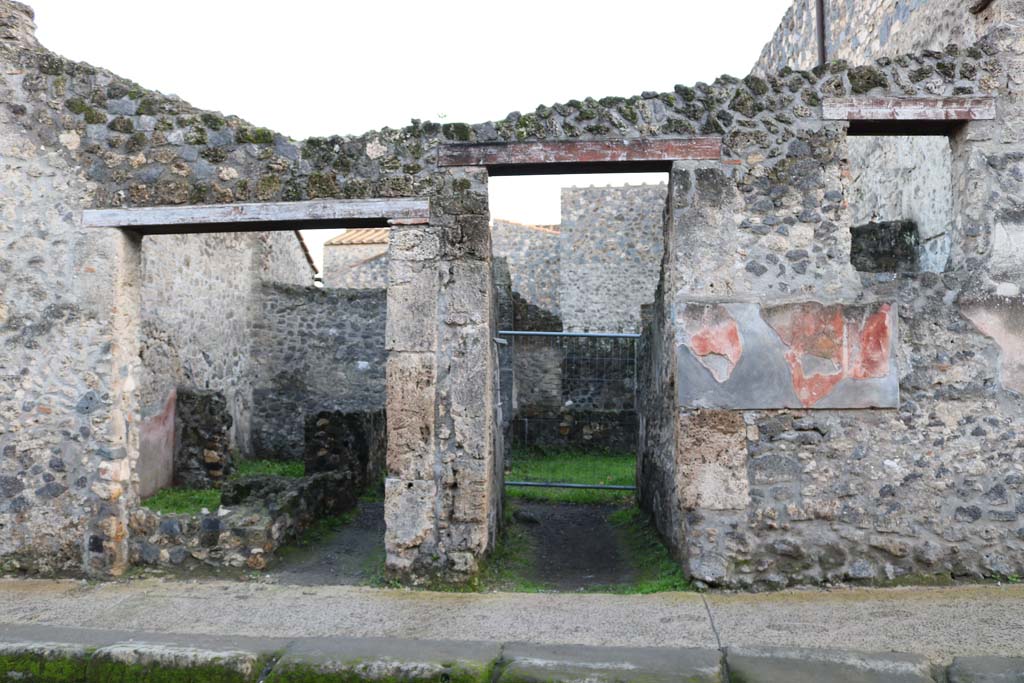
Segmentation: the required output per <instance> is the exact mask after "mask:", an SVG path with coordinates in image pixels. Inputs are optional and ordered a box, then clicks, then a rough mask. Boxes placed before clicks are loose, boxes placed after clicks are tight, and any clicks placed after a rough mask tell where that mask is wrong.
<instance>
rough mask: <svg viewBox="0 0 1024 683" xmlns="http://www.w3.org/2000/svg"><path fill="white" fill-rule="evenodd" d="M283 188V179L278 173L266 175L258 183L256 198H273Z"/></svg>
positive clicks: (262, 199)
mask: <svg viewBox="0 0 1024 683" xmlns="http://www.w3.org/2000/svg"><path fill="white" fill-rule="evenodd" d="M280 190H281V179H280V178H278V177H277V176H276V175H265V176H263V177H261V178H260V179H259V182H257V183H256V199H259V200H260V201H267V200H268V199H273V198H274V196H276V195H277V193H278V192H279V191H280Z"/></svg>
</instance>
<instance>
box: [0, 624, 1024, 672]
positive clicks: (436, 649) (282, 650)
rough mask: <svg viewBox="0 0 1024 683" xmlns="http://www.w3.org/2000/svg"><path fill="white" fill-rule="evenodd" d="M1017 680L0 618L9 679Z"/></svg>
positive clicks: (645, 651)
mask: <svg viewBox="0 0 1024 683" xmlns="http://www.w3.org/2000/svg"><path fill="white" fill-rule="evenodd" d="M396 680H400V681H403V683H688V682H692V683H727V682H732V683H762V682H763V683H779V682H781V681H785V682H786V683H803V682H804V681H808V682H809V681H816V682H817V681H836V682H839V683H876V682H882V681H885V682H887V683H943V682H945V681H948V683H1011V682H1019V681H1024V658H1009V657H1007V658H1001V657H961V658H957V659H955V660H954V661H953V663H952V665H951V666H949V667H948V668H947V667H941V666H935V665H933V664H932V663H930V662H929V661H928V660H927V659H926V658H924V657H920V656H916V655H907V654H899V653H865V652H849V651H836V650H815V649H805V648H768V647H764V648H761V647H728V648H723V649H722V650H712V649H698V648H624V647H590V646H579V645H531V644H527V643H507V644H500V643H493V642H466V641H427V640H397V639H390V638H299V639H292V640H283V639H274V638H265V639H262V638H225V637H217V636H201V635H193V636H184V635H170V634H144V633H132V632H119V631H100V630H91V629H70V628H62V627H47V626H0V683H8V682H11V683H13V682H14V681H18V682H19V683H129V682H130V683H178V682H179V681H180V682H181V683H207V682H210V683H212V682H217V683H221V682H224V683H306V682H308V683H330V681H339V682H344V683H356V682H359V681H367V682H373V683H390V682H393V681H396Z"/></svg>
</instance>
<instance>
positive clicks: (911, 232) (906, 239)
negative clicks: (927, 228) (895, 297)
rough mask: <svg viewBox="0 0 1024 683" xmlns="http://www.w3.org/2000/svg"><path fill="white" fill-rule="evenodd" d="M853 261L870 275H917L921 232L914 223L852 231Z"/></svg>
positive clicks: (872, 225) (886, 223)
mask: <svg viewBox="0 0 1024 683" xmlns="http://www.w3.org/2000/svg"><path fill="white" fill-rule="evenodd" d="M850 236H851V237H852V243H851V250H850V262H851V263H852V264H853V267H854V268H856V269H857V270H859V271H862V272H866V273H907V272H916V271H917V270H918V264H917V250H918V246H919V244H918V242H919V240H918V231H917V224H916V223H914V222H913V221H883V222H881V223H867V224H866V225H858V226H856V227H853V228H850Z"/></svg>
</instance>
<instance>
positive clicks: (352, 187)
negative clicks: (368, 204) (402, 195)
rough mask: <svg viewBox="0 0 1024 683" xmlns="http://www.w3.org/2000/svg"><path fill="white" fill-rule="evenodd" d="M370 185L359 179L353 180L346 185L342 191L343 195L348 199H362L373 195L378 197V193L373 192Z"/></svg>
mask: <svg viewBox="0 0 1024 683" xmlns="http://www.w3.org/2000/svg"><path fill="white" fill-rule="evenodd" d="M371 190H372V188H371V187H370V184H369V183H368V182H366V181H365V180H361V179H359V178H351V179H349V180H348V181H347V182H346V183H345V187H343V188H342V189H341V194H342V196H343V197H345V198H346V199H362V198H364V197H369V196H372V195H378V196H379V193H377V192H372V191H371Z"/></svg>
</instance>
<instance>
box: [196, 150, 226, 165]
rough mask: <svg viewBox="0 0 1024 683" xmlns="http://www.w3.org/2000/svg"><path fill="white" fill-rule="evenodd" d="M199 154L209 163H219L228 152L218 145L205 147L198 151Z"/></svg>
mask: <svg viewBox="0 0 1024 683" xmlns="http://www.w3.org/2000/svg"><path fill="white" fill-rule="evenodd" d="M199 156H201V157H202V158H204V159H206V160H207V161H209V162H210V163H211V164H219V163H221V162H222V161H224V160H225V159H227V158H228V153H227V152H226V151H224V150H223V149H221V148H220V147H205V148H203V151H201V152H200V153H199Z"/></svg>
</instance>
